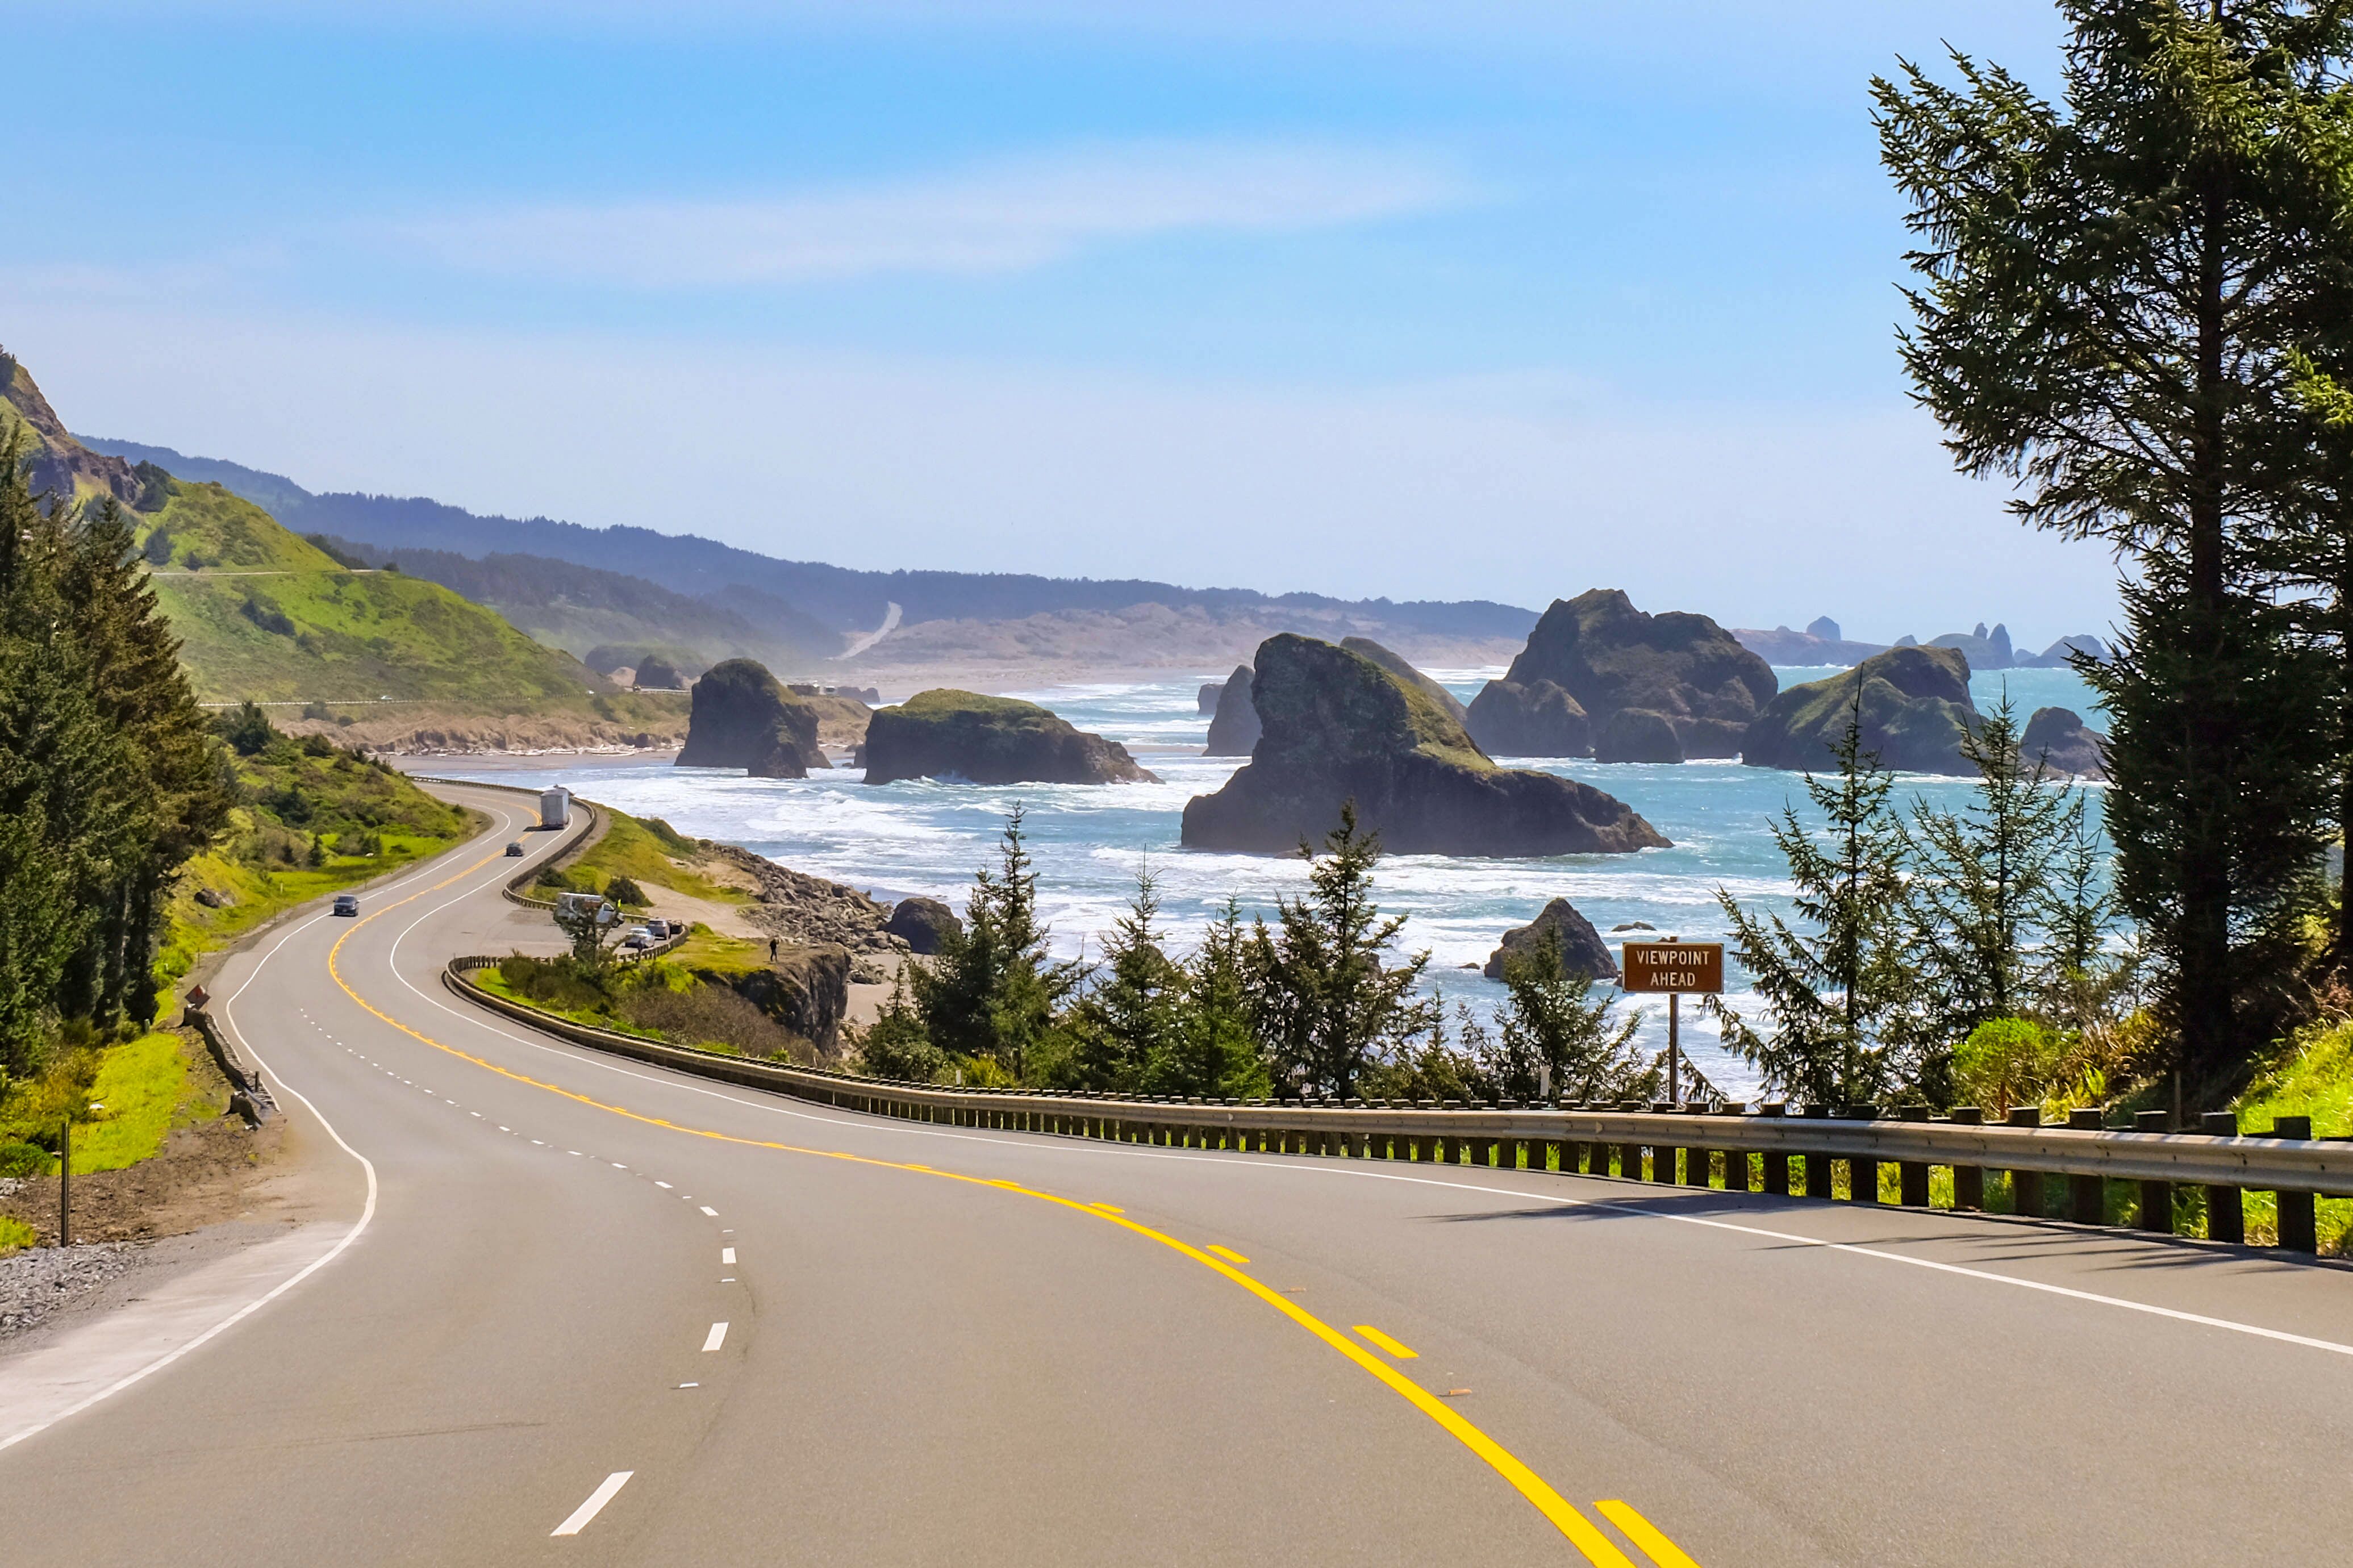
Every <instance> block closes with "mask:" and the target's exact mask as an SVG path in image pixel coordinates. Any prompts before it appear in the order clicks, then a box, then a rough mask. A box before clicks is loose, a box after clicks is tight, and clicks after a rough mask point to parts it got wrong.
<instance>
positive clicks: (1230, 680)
mask: <svg viewBox="0 0 2353 1568" xmlns="http://www.w3.org/2000/svg"><path fill="white" fill-rule="evenodd" d="M1250 679H1251V676H1250V666H1249V665H1246V664H1238V665H1236V666H1234V672H1233V673H1232V674H1231V675H1229V676H1228V677H1226V683H1225V684H1224V685H1223V686H1221V687H1219V688H1218V705H1217V706H1216V707H1215V708H1213V709H1211V710H1210V717H1209V743H1208V745H1207V746H1205V747H1203V748H1202V750H1201V754H1202V755H1203V756H1205V757H1247V756H1249V755H1250V748H1251V747H1253V746H1255V745H1257V744H1258V709H1257V708H1256V707H1254V706H1252V704H1251V701H1250Z"/></svg>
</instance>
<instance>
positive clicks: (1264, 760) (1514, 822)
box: [1183, 633, 1667, 856]
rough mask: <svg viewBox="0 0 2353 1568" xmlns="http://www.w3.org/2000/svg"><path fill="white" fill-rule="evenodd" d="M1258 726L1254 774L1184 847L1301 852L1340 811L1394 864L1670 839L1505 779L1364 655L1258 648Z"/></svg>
mask: <svg viewBox="0 0 2353 1568" xmlns="http://www.w3.org/2000/svg"><path fill="white" fill-rule="evenodd" d="M1253 696H1254V699H1255V703H1256V708H1257V711H1258V714H1259V718H1260V721H1261V724H1262V725H1263V726H1264V731H1263V733H1262V734H1261V736H1260V737H1259V742H1258V747H1257V749H1256V750H1255V751H1254V752H1251V755H1250V762H1249V763H1248V764H1246V765H1245V766H1244V767H1242V768H1241V769H1240V771H1239V772H1237V773H1235V774H1234V776H1233V777H1232V779H1230V780H1229V781H1228V783H1227V784H1226V786H1225V787H1224V788H1223V789H1220V790H1219V791H1218V792H1217V793H1216V794H1214V795H1196V796H1195V797H1194V798H1193V799H1192V800H1191V801H1189V802H1187V805H1186V806H1185V828H1184V837H1183V842H1184V843H1185V844H1186V845H1187V847H1195V848H1204V849H1238V850H1243V851H1247V852H1251V853H1258V854H1289V853H1295V852H1296V851H1297V850H1298V848H1299V847H1300V845H1301V844H1302V843H1314V842H1320V841H1321V840H1322V839H1323V837H1324V835H1325V834H1327V833H1329V832H1330V831H1331V830H1332V829H1333V828H1334V827H1335V826H1338V825H1339V820H1340V808H1341V805H1343V803H1345V802H1347V801H1350V800H1353V801H1355V802H1356V813H1357V820H1358V821H1359V823H1360V824H1361V825H1362V826H1365V827H1367V828H1370V829H1372V830H1374V831H1376V832H1377V833H1378V834H1379V835H1380V836H1381V842H1382V844H1383V845H1384V846H1385V847H1387V848H1388V849H1389V850H1390V851H1391V852H1393V853H1396V854H1400V855H1493V856H1525V855H1590V854H1621V853H1626V852H1630V851H1632V850H1636V849H1645V848H1652V847H1663V846H1664V845H1665V844H1666V843H1667V840H1666V839H1665V838H1664V837H1662V836H1661V835H1660V834H1659V832H1658V830H1657V829H1655V828H1653V827H1652V826H1651V825H1650V824H1649V823H1647V822H1645V821H1643V820H1642V819H1641V817H1640V816H1636V815H1635V814H1634V813H1633V812H1632V811H1630V810H1629V809H1628V808H1627V807H1626V805H1624V804H1623V803H1622V802H1620V801H1618V800H1616V799H1613V798H1612V797H1611V796H1609V795H1604V794H1603V793H1602V792H1601V791H1599V790H1598V789H1595V788H1593V787H1592V786H1591V785H1590V784H1579V783H1577V781H1576V780H1574V779H1565V778H1560V777H1557V776H1556V775H1554V774H1551V773H1523V772H1519V771H1516V770H1512V769H1506V768H1499V767H1497V766H1496V765H1495V764H1494V763H1493V762H1491V761H1489V760H1488V758H1487V757H1486V756H1485V755H1484V754H1483V753H1482V752H1480V750H1479V749H1478V748H1477V747H1476V746H1474V745H1472V743H1471V737H1470V736H1469V735H1467V734H1466V733H1464V732H1463V729H1462V726H1461V724H1460V723H1458V722H1456V721H1455V720H1454V718H1453V716H1452V715H1451V714H1450V713H1449V712H1447V711H1446V710H1445V709H1444V708H1443V707H1441V706H1440V705H1439V704H1438V703H1437V702H1435V701H1433V700H1430V696H1429V695H1428V693H1426V692H1424V691H1423V690H1421V689H1419V687H1418V686H1416V685H1414V684H1412V683H1409V682H1408V681H1405V680H1402V679H1399V678H1398V676H1396V675H1395V674H1393V673H1392V672H1391V671H1389V670H1388V669H1385V668H1382V667H1381V666H1380V665H1378V664H1376V663H1374V662H1373V661H1372V660H1371V659H1369V658H1365V657H1364V656H1362V655H1361V654H1356V653H1352V652H1350V651H1349V650H1348V649H1346V648H1344V647H1335V645H1333V644H1331V643H1327V642H1319V641H1316V640H1315V639H1314V638H1312V637H1297V636H1294V635H1292V634H1290V633H1284V634H1283V635H1282V636H1279V637H1270V638H1268V639H1267V640H1266V641H1265V642H1264V643H1262V644H1261V645H1260V647H1259V650H1258V659H1257V676H1256V679H1255V691H1254V693H1253Z"/></svg>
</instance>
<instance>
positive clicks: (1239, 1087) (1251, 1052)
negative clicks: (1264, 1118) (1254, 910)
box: [1144, 898, 1272, 1100]
mask: <svg viewBox="0 0 2353 1568" xmlns="http://www.w3.org/2000/svg"><path fill="white" fill-rule="evenodd" d="M1178 984H1179V987H1180V993H1181V994H1180V996H1179V998H1178V1005H1177V1015H1176V1031H1175V1033H1174V1034H1173V1035H1172V1036H1171V1037H1170V1038H1169V1039H1168V1041H1167V1043H1166V1046H1165V1047H1163V1048H1162V1049H1161V1050H1160V1052H1159V1053H1158V1054H1156V1055H1155V1056H1153V1057H1152V1058H1149V1059H1148V1060H1146V1061H1145V1064H1144V1092H1145V1093H1146V1094H1186V1095H1191V1094H1202V1095H1216V1096H1218V1097H1219V1098H1220V1099H1225V1100H1250V1099H1261V1098H1263V1097H1265V1096H1266V1095H1268V1094H1269V1093H1271V1092H1272V1079H1270V1078H1269V1076H1268V1074H1267V1069H1266V1064H1265V1062H1264V1060H1263V1059H1262V1058H1261V1056H1260V1054H1259V1042H1258V1036H1257V1032H1256V1030H1255V1029H1254V1028H1253V1026H1252V1018H1251V1012H1250V931H1249V930H1248V928H1246V927H1245V926H1244V925H1243V924H1242V914H1241V905H1240V902H1239V901H1238V900H1234V899H1232V898H1229V899H1227V900H1226V907H1225V909H1224V910H1223V911H1222V912H1221V913H1220V914H1219V917H1218V918H1217V920H1215V921H1211V922H1210V925H1209V929H1208V931H1207V932H1206V933H1204V934H1203V936H1202V938H1201V945H1200V946H1199V947H1198V948H1196V949H1195V950H1194V952H1193V956H1192V957H1191V958H1190V959H1189V960H1187V963H1186V964H1185V967H1184V970H1183V973H1181V974H1180V975H1179V976H1178Z"/></svg>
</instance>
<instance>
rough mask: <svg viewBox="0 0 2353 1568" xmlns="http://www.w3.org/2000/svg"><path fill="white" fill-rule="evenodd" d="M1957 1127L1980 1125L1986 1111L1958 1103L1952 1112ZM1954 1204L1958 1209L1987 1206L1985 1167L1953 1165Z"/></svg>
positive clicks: (1982, 1123) (1983, 1121)
mask: <svg viewBox="0 0 2353 1568" xmlns="http://www.w3.org/2000/svg"><path fill="white" fill-rule="evenodd" d="M1952 1120H1953V1125H1955V1126H1956V1127H1980V1126H1983V1125H1984V1124H1985V1111H1984V1110H1983V1109H1982V1108H1980V1107H1978V1106H1975V1105H1956V1106H1955V1107H1953V1112H1952ZM1953 1206H1954V1207H1955V1208H1957V1209H1982V1208H1984V1207H1985V1167H1984V1166H1982V1165H1956V1166H1954V1167H1953Z"/></svg>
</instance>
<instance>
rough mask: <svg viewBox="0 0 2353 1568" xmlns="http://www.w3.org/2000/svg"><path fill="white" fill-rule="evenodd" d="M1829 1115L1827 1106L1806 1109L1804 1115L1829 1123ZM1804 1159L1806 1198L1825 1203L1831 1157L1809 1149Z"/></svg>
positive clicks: (1829, 1186) (1827, 1193)
mask: <svg viewBox="0 0 2353 1568" xmlns="http://www.w3.org/2000/svg"><path fill="white" fill-rule="evenodd" d="M1830 1114H1831V1108H1830V1107H1829V1106H1827V1105H1809V1106H1807V1107H1806V1115H1807V1116H1808V1117H1809V1118H1810V1119H1811V1120H1813V1121H1829V1120H1830ZM1805 1158H1806V1196H1808V1197H1810V1198H1820V1199H1823V1200H1824V1201H1825V1202H1827V1201H1828V1200H1829V1198H1830V1195H1831V1157H1830V1156H1829V1155H1828V1154H1826V1153H1817V1152H1814V1151H1813V1150H1810V1149H1809V1150H1808V1151H1806V1156H1805Z"/></svg>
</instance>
